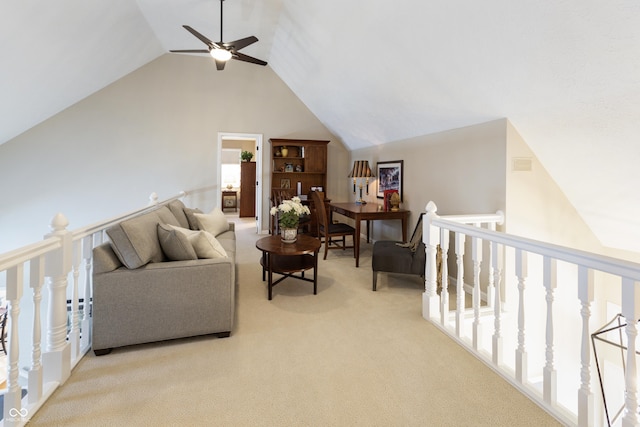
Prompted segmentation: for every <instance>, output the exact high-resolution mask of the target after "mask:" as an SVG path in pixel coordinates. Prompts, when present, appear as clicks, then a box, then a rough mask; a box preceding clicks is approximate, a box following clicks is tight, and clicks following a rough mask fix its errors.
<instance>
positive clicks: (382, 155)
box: [344, 120, 506, 239]
mask: <svg viewBox="0 0 640 427" xmlns="http://www.w3.org/2000/svg"><path fill="white" fill-rule="evenodd" d="M505 137H506V136H505V120H495V121H491V122H487V123H482V124H478V125H474V126H468V127H464V128H459V129H452V130H449V131H446V132H439V133H436V134H432V135H423V136H419V137H415V138H410V139H406V140H402V141H395V142H392V143H388V144H384V145H380V146H377V147H375V148H370V149H361V150H355V151H353V152H352V153H351V161H353V160H368V161H369V164H370V165H371V167H372V168H373V169H372V172H373V173H374V174H375V173H376V172H375V166H376V163H377V162H379V161H390V160H403V161H404V181H403V203H402V205H401V207H402V208H404V209H409V210H410V211H411V217H410V218H411V219H410V224H411V225H410V227H411V229H410V230H409V231H412V230H413V227H414V226H415V223H416V221H417V219H418V215H419V213H420V212H424V211H425V207H426V205H427V203H428V202H429V201H430V200H433V201H434V202H435V203H436V205H437V206H438V213H439V214H440V215H453V214H462V213H492V212H495V211H497V210H498V209H502V210H504V209H505V192H506V189H505V179H504V176H505V170H504V169H505V166H504V164H505ZM345 175H346V174H345ZM344 185H345V186H348V187H349V191H352V187H351V183H350V182H349V180H348V179H346V178H345V183H344ZM376 185H377V183H376V182H375V180H373V181H372V185H371V186H370V195H369V197H363V198H364V199H365V200H368V201H371V202H374V203H378V202H381V199H376V188H377V187H376ZM351 197H352V200H354V199H353V194H351ZM388 223H389V224H388V225H385V226H380V224H374V236H373V237H374V239H380V238H383V239H399V238H400V236H401V235H400V227H399V222H398V221H388ZM396 223H398V224H396Z"/></svg>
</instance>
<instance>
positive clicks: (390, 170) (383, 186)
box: [376, 160, 404, 202]
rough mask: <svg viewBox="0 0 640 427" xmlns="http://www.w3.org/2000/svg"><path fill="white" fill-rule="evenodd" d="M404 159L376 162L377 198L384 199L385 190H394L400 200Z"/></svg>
mask: <svg viewBox="0 0 640 427" xmlns="http://www.w3.org/2000/svg"><path fill="white" fill-rule="evenodd" d="M403 165H404V160H392V161H388V162H378V163H377V164H376V178H377V179H376V182H377V186H378V188H377V194H376V196H377V197H378V199H384V193H385V191H387V190H396V191H397V192H398V195H399V196H400V201H401V202H402V173H403V171H402V169H403Z"/></svg>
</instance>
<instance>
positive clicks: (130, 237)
mask: <svg viewBox="0 0 640 427" xmlns="http://www.w3.org/2000/svg"><path fill="white" fill-rule="evenodd" d="M161 222H163V223H166V224H172V225H178V221H177V220H176V218H175V216H173V214H172V213H171V211H170V210H169V208H167V207H166V206H163V207H161V208H159V209H156V210H154V211H151V212H148V213H145V214H143V215H139V216H136V217H134V218H131V219H127V220H125V221H122V222H120V223H118V224H116V225H114V226H113V227H110V228H109V229H108V230H107V235H108V236H109V239H110V240H111V246H112V248H113V251H114V252H115V253H116V255H117V256H118V259H120V261H121V262H122V263H123V264H124V265H125V266H126V267H127V268H129V269H135V268H140V267H142V266H143V265H145V264H147V263H149V262H161V261H162V260H163V253H162V248H161V247H160V241H159V240H158V231H157V226H158V223H161Z"/></svg>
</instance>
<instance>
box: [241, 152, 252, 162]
mask: <svg viewBox="0 0 640 427" xmlns="http://www.w3.org/2000/svg"><path fill="white" fill-rule="evenodd" d="M240 158H241V159H242V161H243V162H250V161H251V159H252V158H253V153H252V152H251V151H243V152H242V153H240Z"/></svg>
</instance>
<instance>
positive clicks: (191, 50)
mask: <svg viewBox="0 0 640 427" xmlns="http://www.w3.org/2000/svg"><path fill="white" fill-rule="evenodd" d="M169 52H174V53H209V51H208V50H207V49H180V50H170V51H169Z"/></svg>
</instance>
